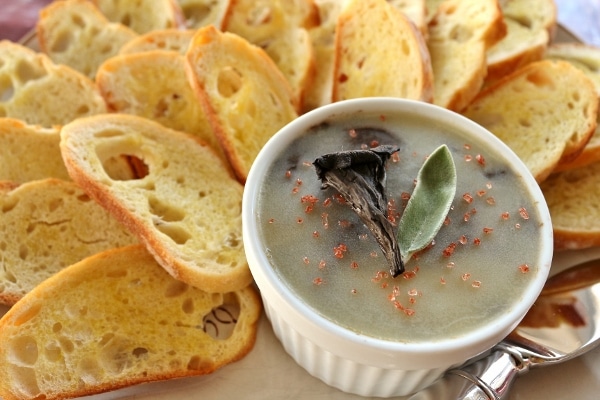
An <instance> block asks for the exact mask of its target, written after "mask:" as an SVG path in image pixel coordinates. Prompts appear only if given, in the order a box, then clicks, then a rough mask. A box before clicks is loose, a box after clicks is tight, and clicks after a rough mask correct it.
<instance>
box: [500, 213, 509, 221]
mask: <svg viewBox="0 0 600 400" xmlns="http://www.w3.org/2000/svg"><path fill="white" fill-rule="evenodd" d="M500 218H502V219H503V220H504V221H506V220H508V219H509V218H510V214H509V213H508V211H505V212H503V213H502V214H500Z"/></svg>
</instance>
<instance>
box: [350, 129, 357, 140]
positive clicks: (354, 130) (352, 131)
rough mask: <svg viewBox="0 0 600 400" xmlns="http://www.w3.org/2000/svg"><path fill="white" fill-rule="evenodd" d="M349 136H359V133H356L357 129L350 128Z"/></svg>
mask: <svg viewBox="0 0 600 400" xmlns="http://www.w3.org/2000/svg"><path fill="white" fill-rule="evenodd" d="M348 136H350V137H351V138H352V139H356V138H357V137H358V133H356V129H350V130H349V131H348Z"/></svg>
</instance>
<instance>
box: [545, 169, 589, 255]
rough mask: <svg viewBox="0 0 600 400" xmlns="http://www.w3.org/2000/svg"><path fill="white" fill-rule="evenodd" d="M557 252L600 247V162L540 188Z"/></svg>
mask: <svg viewBox="0 0 600 400" xmlns="http://www.w3.org/2000/svg"><path fill="white" fill-rule="evenodd" d="M541 188H542V192H543V193H544V198H545V199H546V202H547V203H548V208H549V209H550V216H551V218H552V227H553V230H554V248H555V249H556V250H566V249H570V250H579V249H585V248H588V247H593V246H600V215H599V212H598V199H600V162H594V163H591V164H587V165H585V166H583V167H579V168H572V169H570V170H568V171H563V172H560V173H557V174H552V175H551V176H550V177H549V178H548V179H547V180H546V181H544V182H542V184H541Z"/></svg>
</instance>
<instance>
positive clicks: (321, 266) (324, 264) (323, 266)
mask: <svg viewBox="0 0 600 400" xmlns="http://www.w3.org/2000/svg"><path fill="white" fill-rule="evenodd" d="M326 266H327V263H326V262H325V260H321V261H319V269H323V268H325V267H326Z"/></svg>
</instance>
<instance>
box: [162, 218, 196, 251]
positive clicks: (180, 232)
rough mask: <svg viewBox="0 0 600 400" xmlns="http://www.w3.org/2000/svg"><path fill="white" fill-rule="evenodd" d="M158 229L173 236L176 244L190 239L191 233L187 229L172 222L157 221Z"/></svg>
mask: <svg viewBox="0 0 600 400" xmlns="http://www.w3.org/2000/svg"><path fill="white" fill-rule="evenodd" d="M155 226H156V229H158V230H159V231H160V232H162V233H163V234H165V235H167V236H168V237H169V238H171V239H172V240H173V241H174V242H175V243H176V244H180V245H183V244H185V243H186V242H187V241H188V240H190V238H191V235H190V234H189V232H188V231H186V230H185V229H183V228H181V227H179V226H175V225H172V224H166V223H161V222H158V223H157V222H156V221H155Z"/></svg>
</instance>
